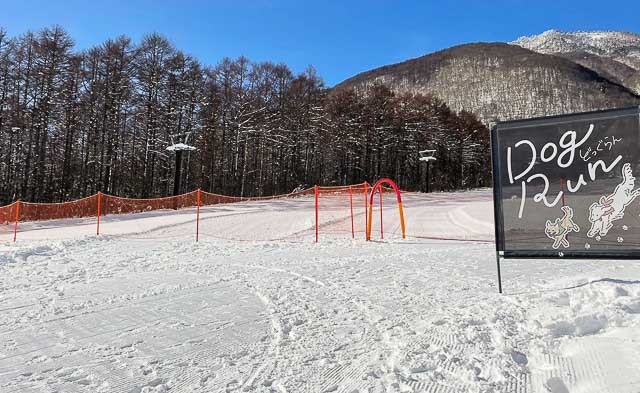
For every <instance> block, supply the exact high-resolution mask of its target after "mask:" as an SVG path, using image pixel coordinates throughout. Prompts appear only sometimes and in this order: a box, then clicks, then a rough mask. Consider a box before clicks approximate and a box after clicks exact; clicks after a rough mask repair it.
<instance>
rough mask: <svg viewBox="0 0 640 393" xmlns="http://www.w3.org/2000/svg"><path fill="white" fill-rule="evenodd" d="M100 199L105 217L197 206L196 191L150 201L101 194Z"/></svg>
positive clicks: (101, 209) (101, 211)
mask: <svg viewBox="0 0 640 393" xmlns="http://www.w3.org/2000/svg"><path fill="white" fill-rule="evenodd" d="M100 199H101V201H100V214H101V215H105V216H106V215H109V214H130V213H142V212H149V211H153V210H163V209H173V210H178V209H182V208H185V207H194V206H196V205H197V204H198V191H192V192H189V193H186V194H182V195H177V196H173V197H166V198H152V199H133V198H121V197H117V196H113V195H107V194H102V195H101V198H100ZM94 210H95V207H94Z"/></svg>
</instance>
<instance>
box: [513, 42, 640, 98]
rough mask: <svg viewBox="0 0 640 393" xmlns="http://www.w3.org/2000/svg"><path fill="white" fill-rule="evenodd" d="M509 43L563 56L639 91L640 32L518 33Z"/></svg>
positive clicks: (636, 91)
mask: <svg viewBox="0 0 640 393" xmlns="http://www.w3.org/2000/svg"><path fill="white" fill-rule="evenodd" d="M511 44H513V45H518V46H521V47H523V48H527V49H530V50H532V51H535V52H538V53H543V54H550V55H557V56H562V57H565V58H567V59H570V60H572V61H575V62H576V63H578V64H580V65H583V66H585V67H587V68H590V69H592V70H594V71H596V72H597V73H599V74H600V75H602V76H604V77H606V78H608V79H610V80H612V81H614V82H616V83H620V84H622V85H623V86H625V87H627V88H629V89H631V90H633V91H634V92H635V93H636V94H639V93H640V34H635V33H627V32H619V31H595V32H563V31H558V30H549V31H545V32H544V33H542V34H539V35H535V36H530V37H520V38H518V39H517V40H515V41H513V42H512V43H511Z"/></svg>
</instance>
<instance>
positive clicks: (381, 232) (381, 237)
mask: <svg viewBox="0 0 640 393" xmlns="http://www.w3.org/2000/svg"><path fill="white" fill-rule="evenodd" d="M378 189H379V190H380V239H384V229H383V228H382V186H380V187H379V188H378Z"/></svg>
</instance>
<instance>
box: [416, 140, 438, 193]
mask: <svg viewBox="0 0 640 393" xmlns="http://www.w3.org/2000/svg"><path fill="white" fill-rule="evenodd" d="M418 154H420V161H423V162H426V163H427V182H426V183H427V192H430V190H429V163H431V161H435V160H436V158H435V157H434V155H435V154H436V151H435V149H426V150H420V151H419V152H418Z"/></svg>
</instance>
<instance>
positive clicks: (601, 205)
mask: <svg viewBox="0 0 640 393" xmlns="http://www.w3.org/2000/svg"><path fill="white" fill-rule="evenodd" d="M635 183H636V178H635V177H633V172H632V171H631V164H628V163H627V164H624V165H623V166H622V183H620V184H618V185H617V186H616V188H615V190H614V191H613V193H612V194H610V195H607V196H602V197H600V200H599V201H598V202H594V203H592V204H591V206H589V222H591V229H589V231H588V232H587V236H588V237H594V236H595V235H600V236H606V235H607V233H609V229H611V227H613V222H614V221H616V220H619V219H621V218H622V217H624V209H625V208H626V207H627V206H628V205H629V204H630V203H631V202H633V200H634V199H636V198H637V197H638V196H640V189H636V190H634V189H633V188H634V187H635Z"/></svg>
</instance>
